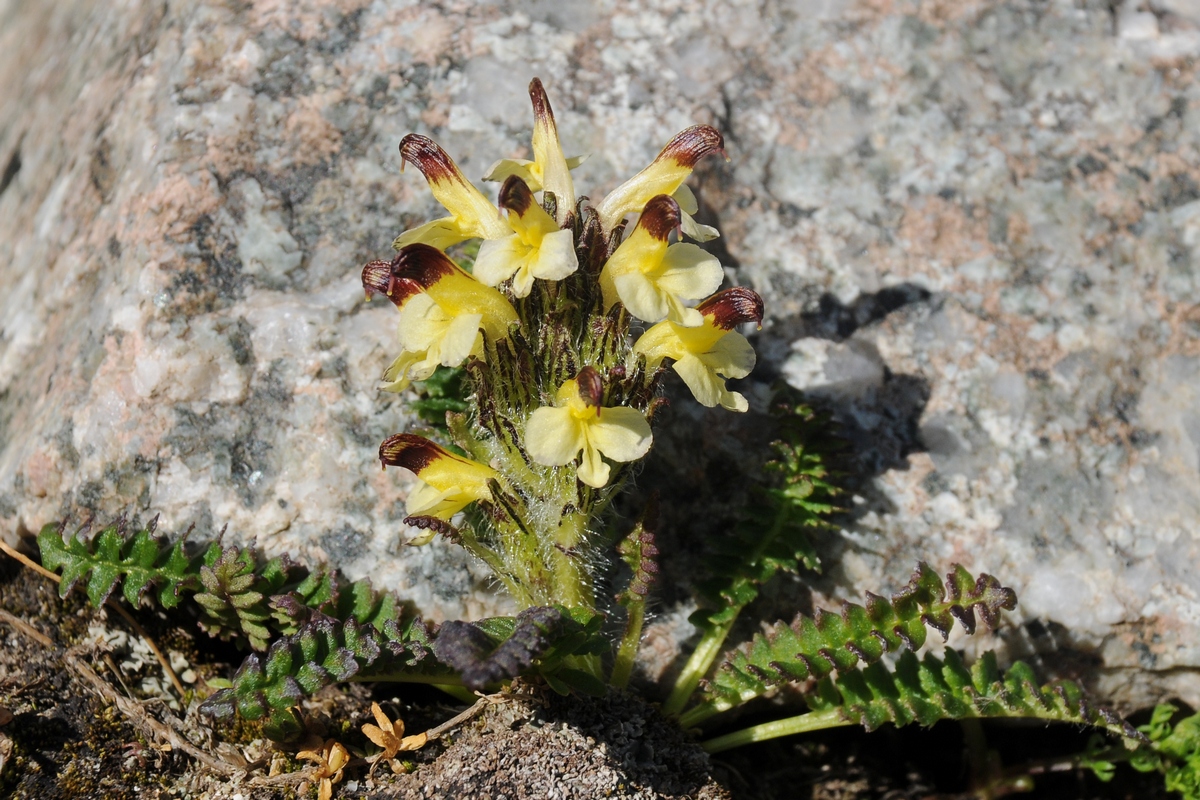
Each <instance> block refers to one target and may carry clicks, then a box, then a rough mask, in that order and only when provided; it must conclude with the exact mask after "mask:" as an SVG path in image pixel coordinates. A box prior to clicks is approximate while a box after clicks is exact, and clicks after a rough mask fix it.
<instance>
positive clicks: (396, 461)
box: [379, 433, 446, 475]
mask: <svg viewBox="0 0 1200 800" xmlns="http://www.w3.org/2000/svg"><path fill="white" fill-rule="evenodd" d="M445 455H446V452H445V451H444V450H442V448H440V447H438V446H437V445H436V444H434V443H433V442H431V441H429V440H428V439H426V438H425V437H423V436H417V435H415V434H411V433H397V434H396V435H395V436H389V437H388V438H386V439H384V440H383V444H381V445H379V460H380V461H381V462H382V463H383V466H384V467H385V468H386V467H404V468H405V469H409V470H412V471H413V472H415V473H417V474H418V475H420V474H421V470H423V469H425V468H426V467H428V466H429V465H430V464H432V463H433V462H434V461H437V460H438V459H439V458H442V457H443V456H445Z"/></svg>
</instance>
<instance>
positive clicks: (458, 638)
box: [433, 606, 607, 692]
mask: <svg viewBox="0 0 1200 800" xmlns="http://www.w3.org/2000/svg"><path fill="white" fill-rule="evenodd" d="M584 614H586V616H584V617H580V616H579V615H576V616H572V614H571V612H570V611H569V610H568V609H566V608H562V607H555V606H535V607H533V608H527V609H525V610H524V611H522V612H521V613H519V614H518V615H517V616H516V617H515V618H514V617H493V618H491V619H485V620H480V621H479V622H447V623H445V624H444V625H442V627H441V628H440V629H439V630H438V636H437V639H436V640H435V642H434V645H433V652H434V654H435V655H436V656H437V657H438V659H439V660H440V661H442V663H444V664H447V665H449V666H450V667H452V668H453V669H454V670H455V671H456V672H457V673H458V674H459V676H460V677H461V678H462V682H463V683H464V684H465V685H466V686H467V688H468V689H473V690H475V691H479V690H482V689H483V688H484V687H486V686H488V685H489V684H496V683H499V682H501V681H504V680H508V679H509V678H515V677H517V676H518V675H523V674H526V673H528V672H531V671H533V670H534V668H535V667H538V668H539V670H538V671H541V672H542V673H543V674H544V675H545V676H549V678H553V677H554V675H555V673H557V672H559V671H561V669H562V668H563V664H562V661H563V659H564V658H566V657H567V656H570V655H578V654H580V653H582V652H585V651H587V652H595V650H594V648H593V647H592V645H594V643H595V642H596V640H597V639H599V636H598V634H599V622H600V618H599V617H596V616H595V615H591V614H587V613H586V612H584ZM601 642H602V643H603V645H604V646H605V647H607V642H603V640H601ZM577 677H578V676H573V675H571V676H568V678H577ZM549 682H550V683H551V685H552V686H554V685H555V682H554V681H553V680H550V681H549ZM560 685H564V684H562V683H561V681H560ZM565 685H567V686H568V689H569V688H577V687H571V686H570V680H569V679H568V680H567V684H565ZM588 688H589V689H591V690H592V691H593V692H595V691H603V686H602V685H601V686H595V685H591V684H589V685H588Z"/></svg>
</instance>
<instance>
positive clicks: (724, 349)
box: [697, 331, 757, 378]
mask: <svg viewBox="0 0 1200 800" xmlns="http://www.w3.org/2000/svg"><path fill="white" fill-rule="evenodd" d="M697 356H698V357H699V358H700V360H701V361H703V362H704V365H705V366H706V367H708V368H709V369H710V370H712V371H714V372H717V373H719V374H721V375H724V376H725V377H726V378H744V377H746V376H747V375H749V374H750V372H751V371H752V370H753V369H754V364H755V362H756V360H757V359H756V357H755V355H754V348H753V347H751V346H750V342H748V341H746V337H745V336H742V335H741V334H740V333H737V332H736V331H730V332H729V333H727V334H725V335H724V336H722V337H721V338H720V339H719V340H718V341H717V342H716V343H715V344H714V345H713V346H712V347H710V348H709V349H708V350H706V351H705V352H703V353H698V354H697Z"/></svg>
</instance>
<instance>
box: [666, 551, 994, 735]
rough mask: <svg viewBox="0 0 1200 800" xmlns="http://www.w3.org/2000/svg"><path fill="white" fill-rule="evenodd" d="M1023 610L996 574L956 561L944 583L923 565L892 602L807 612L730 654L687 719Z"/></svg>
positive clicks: (874, 598) (872, 600)
mask: <svg viewBox="0 0 1200 800" xmlns="http://www.w3.org/2000/svg"><path fill="white" fill-rule="evenodd" d="M1016 605H1017V597H1016V594H1015V593H1014V592H1013V591H1012V590H1011V589H1007V588H1005V587H1003V586H1001V585H1000V582H999V581H997V580H996V579H995V578H993V577H992V576H991V575H986V574H981V575H980V576H979V578H978V580H976V579H975V578H973V577H972V576H971V574H970V573H969V572H967V571H966V570H965V569H963V568H962V567H961V566H959V565H957V564H955V565H954V566H953V568H952V569H951V572H950V574H949V575H948V576H947V577H946V581H945V582H943V581H942V579H941V578H940V577H938V574H937V573H936V572H934V571H933V570H932V569H930V568H929V567H928V566H927V565H926V564H924V563H922V564H919V565H918V566H917V569H916V571H915V572H914V573H913V576H912V578H911V580H909V582H908V584H907V585H906V586H905V587H904V588H903V589H901V590H900V591H899V592H897V593H896V594H895V595H893V596H892V599H891V600H888V599H886V598H883V597H880V596H879V595H873V594H868V595H867V605H866V606H865V607H864V606H860V605H856V604H854V603H844V604H843V605H842V610H841V613H840V614H834V613H830V612H827V611H818V612H817V613H816V614H815V615H814V616H812V617H807V616H804V615H800V616H798V617H796V619H795V621H793V622H792V624H791V625H787V624H783V623H779V624H777V625H776V626H775V627H774V628H773V629H772V630H771V631H770V632H768V633H767V634H759V635H757V636H755V637H754V639H753V640H752V641H751V642H749V643H748V644H747V645H744V646H742V647H740V648H738V649H736V650H733V651H731V652H729V653H727V654H726V655H725V658H724V660H723V662H722V663H721V664H720V665H719V666H718V668H717V670H716V673H715V674H714V676H713V677H712V679H711V680H709V681H708V682H707V683H706V684H705V686H704V689H705V691H704V695H703V696H702V698H701V703H700V706H699V707H698V708H697V709H696V710H693V711H691V712H688V715H687V716H686V717H685V719H688V720H690V721H692V722H694V721H698V719H702V718H704V717H706V716H709V715H711V714H713V713H719V712H721V711H725V710H727V709H730V708H733V707H734V706H736V705H740V704H742V703H745V702H747V701H749V700H751V699H753V698H755V697H758V696H760V695H762V694H764V693H765V692H767V691H768V690H769V689H771V688H772V687H774V686H778V685H780V684H783V683H789V682H791V681H800V680H806V679H808V678H818V679H819V678H824V677H826V676H827V675H829V674H830V673H831V672H833V671H834V670H839V671H844V670H849V669H852V668H854V667H856V666H858V665H859V664H871V663H873V662H875V661H878V660H879V658H880V657H882V656H883V654H884V653H889V652H893V651H896V650H899V649H901V648H907V649H908V650H916V649H918V648H919V647H921V645H923V644H924V643H925V638H926V627H927V626H928V627H930V628H933V629H934V630H936V631H938V632H939V633H941V634H942V636H943V637H945V636H947V635H948V634H949V633H950V628H951V627H952V626H953V624H954V620H955V619H957V620H958V621H959V622H960V623H961V624H962V626H963V627H964V628H965V629H966V630H967V632H968V633H972V632H974V630H975V613H976V612H978V613H979V615H980V616H981V617H983V619H984V621H985V622H986V623H987V625H988V626H989V627H995V626H996V624H997V623H998V622H999V617H1000V612H1001V611H1002V610H1006V609H1007V610H1011V609H1013V608H1016Z"/></svg>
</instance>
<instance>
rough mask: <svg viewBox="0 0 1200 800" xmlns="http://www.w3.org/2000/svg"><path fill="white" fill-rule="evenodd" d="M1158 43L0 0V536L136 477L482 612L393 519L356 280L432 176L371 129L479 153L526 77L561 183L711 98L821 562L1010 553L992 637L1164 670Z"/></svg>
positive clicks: (979, 14)
mask: <svg viewBox="0 0 1200 800" xmlns="http://www.w3.org/2000/svg"><path fill="white" fill-rule="evenodd" d="M1197 57H1200V10H1198V7H1197V5H1196V3H1195V2H1194V1H1193V0H1152V1H1151V2H1149V3H1143V4H1138V3H1134V2H1132V1H1131V0H1127V2H1125V3H1124V4H1121V3H1117V4H1115V8H1114V7H1113V4H1110V3H1108V2H1100V0H1039V1H1037V2H1034V0H1012V1H1011V2H1004V1H1001V0H996V2H979V1H974V0H929V1H927V2H916V0H909V1H906V0H799V1H797V2H791V3H776V2H769V1H767V0H754V1H751V0H746V1H745V2H741V1H740V0H721V1H720V2H709V3H695V2H683V0H677V1H674V2H672V1H671V0H661V1H660V2H654V3H634V2H603V3H584V2H574V1H573V0H561V1H559V2H542V1H541V0H536V1H535V2H525V3H515V2H497V3H475V2H465V1H464V2H443V3H436V4H430V3H421V4H418V3H415V2H411V3H400V2H389V3H384V2H376V3H369V2H365V1H364V0H327V1H321V0H306V1H305V2H293V3H283V2H276V0H260V1H259V2H250V3H245V4H232V3H231V4H217V3H212V4H190V3H189V4H184V3H179V4H174V3H168V4H162V3H149V2H137V0H127V1H126V2H123V3H111V4H108V5H105V6H103V7H101V6H97V5H96V4H92V3H71V2H62V3H17V2H13V1H12V0H9V1H8V2H6V3H3V2H0V287H3V291H2V292H0V524H2V525H3V531H4V534H3V535H5V536H6V537H11V536H13V535H14V534H15V533H16V532H17V531H19V530H21V529H27V530H34V529H36V528H37V527H38V526H40V525H41V524H43V523H45V522H46V521H48V520H53V519H57V518H59V517H61V516H62V515H63V514H64V513H73V514H75V515H76V516H77V517H78V516H79V515H81V514H84V513H87V512H91V513H95V514H96V515H97V516H99V517H100V518H102V519H103V518H107V517H109V516H112V515H114V514H116V513H118V512H120V511H123V510H127V511H129V512H131V513H134V514H137V515H139V516H141V517H142V518H146V517H147V516H148V515H150V514H153V513H158V512H161V513H162V515H163V524H164V527H166V528H169V529H182V528H184V527H186V526H187V525H189V524H191V523H195V524H196V525H197V528H198V532H197V534H196V535H198V536H212V535H215V532H216V530H218V529H219V528H220V527H221V526H222V525H224V524H226V523H228V524H229V535H230V536H237V537H239V538H242V539H249V540H254V541H257V542H258V544H259V545H261V546H262V547H263V548H264V549H265V550H267V551H268V552H270V553H277V552H280V551H282V550H293V551H298V552H299V553H300V554H302V555H303V556H305V557H307V558H310V559H312V558H329V559H331V560H333V561H334V562H335V563H338V564H340V565H342V566H343V567H345V568H346V569H347V570H348V571H349V572H350V573H351V574H353V575H356V576H357V575H363V574H371V575H373V576H374V577H376V578H378V579H380V580H382V581H384V582H385V583H388V584H390V585H395V586H397V587H398V588H399V589H400V591H402V592H403V593H405V594H407V595H408V596H411V597H413V598H414V599H415V600H416V601H417V602H418V603H419V604H420V605H421V606H422V607H424V608H425V609H426V610H427V611H428V612H430V613H432V614H433V615H434V616H435V617H443V616H448V617H455V616H463V615H475V614H480V613H484V612H485V611H488V610H492V609H495V608H496V607H498V606H500V605H502V603H500V602H499V601H497V600H495V599H494V598H492V597H491V596H489V595H488V594H486V593H482V594H481V593H479V592H478V591H476V590H478V589H480V588H481V587H485V583H484V580H485V579H484V578H483V577H482V576H481V575H479V574H476V573H475V572H473V570H472V568H471V567H470V565H468V564H466V562H465V561H464V560H463V559H462V558H461V557H460V556H459V555H458V554H457V553H456V552H455V551H454V550H452V549H450V548H449V547H445V546H443V545H441V544H437V545H434V546H431V547H428V548H423V549H420V550H413V549H411V548H410V549H408V550H403V549H402V548H400V546H399V542H400V541H401V539H402V538H403V535H404V532H403V529H402V525H401V524H400V522H399V518H400V517H401V516H402V503H401V501H402V498H403V496H404V491H405V489H406V486H405V484H404V482H403V479H402V478H401V477H400V476H398V475H397V474H395V472H394V471H393V472H389V473H387V474H383V473H380V471H379V470H378V467H377V464H376V462H375V460H374V457H375V448H376V446H377V443H378V442H379V440H380V439H381V438H383V437H384V436H386V435H388V434H390V433H393V432H395V431H396V430H399V429H401V428H402V427H403V426H404V424H405V422H406V420H405V417H404V414H403V411H402V408H401V406H400V404H399V403H398V402H397V400H396V399H395V398H391V397H388V396H385V395H381V394H379V393H378V392H377V391H376V390H375V385H376V379H377V377H378V376H379V374H380V373H381V371H382V369H383V367H384V366H385V365H386V363H387V362H388V360H389V352H390V351H391V349H392V347H391V342H392V336H393V324H394V315H393V313H392V312H393V309H391V308H390V307H385V304H367V303H364V302H363V299H362V296H361V294H362V293H361V289H360V288H359V286H358V281H357V273H358V267H359V266H360V265H361V264H362V263H363V262H364V261H366V260H368V259H371V258H375V257H379V256H381V255H384V254H386V253H387V251H388V245H389V243H390V242H391V240H392V238H393V237H394V236H395V235H396V233H398V232H399V231H400V230H402V229H404V228H405V227H409V226H411V225H413V224H415V223H418V222H421V221H424V220H426V219H429V218H431V216H433V215H434V214H435V213H437V211H436V207H435V205H434V203H433V201H432V200H431V198H430V197H429V195H428V193H427V191H426V189H425V187H424V184H423V183H422V181H421V179H420V176H419V175H418V174H416V173H415V171H410V172H409V173H406V174H404V175H401V174H400V173H399V159H398V156H397V153H396V144H397V142H398V141H399V139H400V137H401V136H402V135H403V134H405V133H407V132H409V131H418V132H423V133H427V134H430V135H432V136H434V137H436V138H437V139H438V140H439V141H441V142H442V143H443V144H444V145H445V146H446V147H447V149H449V150H450V151H451V152H452V153H453V154H455V155H456V157H458V158H459V160H460V163H461V164H462V165H463V167H464V169H465V170H466V171H467V172H468V174H470V175H472V176H474V177H478V176H479V175H480V174H482V172H483V171H484V170H485V169H486V167H487V166H488V165H489V164H490V163H491V162H492V160H494V159H495V158H497V157H499V156H502V155H517V154H520V153H522V152H523V151H524V150H525V149H526V148H527V146H528V145H527V142H528V131H529V125H530V118H529V111H528V108H527V105H526V101H525V96H524V87H525V85H526V83H527V82H528V80H529V78H530V77H532V76H533V75H540V76H541V77H542V78H543V80H544V81H545V82H546V84H547V87H548V89H549V91H550V93H551V96H552V98H553V100H554V103H555V107H556V110H557V112H558V116H559V118H560V129H561V131H562V134H563V138H564V140H565V142H566V144H567V148H568V149H569V150H571V151H572V152H590V153H592V154H593V156H592V158H591V159H590V160H589V161H588V162H587V163H586V164H585V165H584V166H583V167H582V168H581V169H580V170H579V172H578V173H577V178H576V183H577V186H581V187H585V190H590V192H591V193H592V194H593V195H594V196H599V195H600V194H601V193H602V192H603V191H604V190H606V189H607V188H609V187H611V186H613V185H615V183H616V182H617V181H618V180H619V179H620V178H622V177H623V176H625V175H627V174H630V173H631V172H633V171H635V170H636V169H638V168H640V166H642V165H643V164H644V163H645V162H646V161H647V160H648V159H649V158H650V157H652V156H653V154H654V153H655V152H657V149H658V148H659V147H660V146H661V144H662V143H663V142H664V141H665V140H666V139H667V138H668V137H669V136H670V135H671V134H672V133H674V132H675V131H676V130H678V129H680V128H682V127H684V126H685V125H687V124H690V123H692V122H696V121H703V122H711V123H713V124H715V125H717V126H718V127H720V128H721V129H722V130H723V131H724V132H725V133H726V136H727V144H728V149H729V152H730V155H731V157H732V161H731V162H730V163H729V164H728V165H725V164H709V165H706V167H705V168H704V169H702V170H701V171H700V172H699V173H698V175H697V176H696V179H695V180H694V181H693V185H694V186H695V188H696V189H697V193H698V194H699V195H700V199H701V202H702V204H703V206H704V208H705V209H706V210H707V213H708V215H709V221H712V222H715V224H718V225H719V227H720V228H721V229H722V231H723V232H724V234H725V236H724V238H723V239H722V240H721V249H719V252H720V253H721V255H722V257H723V260H724V262H725V264H726V265H727V266H728V267H730V268H731V269H730V274H731V276H732V277H733V279H734V280H736V281H737V282H739V283H742V284H746V285H750V286H753V287H755V288H757V289H758V290H759V291H760V292H762V293H763V294H764V296H765V297H766V299H767V304H768V311H769V314H770V317H769V319H768V321H767V324H766V326H765V329H764V331H763V333H762V334H760V335H759V337H758V340H757V345H758V347H759V351H760V355H761V364H760V369H759V370H758V372H757V373H756V375H755V380H756V381H759V386H758V387H757V388H758V389H761V385H762V384H765V382H766V381H768V380H770V379H772V378H774V377H780V376H781V377H784V378H786V379H787V380H788V381H789V382H790V383H792V384H793V385H794V386H796V387H798V388H801V389H803V390H805V391H806V392H808V393H809V394H810V396H812V397H813V398H816V399H823V400H824V401H825V402H827V403H829V404H830V405H831V406H832V407H833V408H834V409H835V410H836V411H837V413H838V415H839V418H840V419H841V420H842V421H843V423H844V424H845V425H846V426H847V430H849V432H850V433H851V438H852V440H853V443H854V453H855V456H856V458H857V459H858V461H857V463H858V466H859V468H860V477H859V478H858V480H857V483H856V491H857V493H858V494H857V497H856V499H855V501H854V513H853V514H852V515H851V518H850V519H848V520H847V522H846V525H845V530H844V532H843V534H842V536H841V537H840V538H839V539H838V540H837V542H836V543H835V545H836V548H837V550H838V557H839V561H838V566H837V567H836V568H835V569H834V570H833V571H832V572H831V573H830V575H829V576H828V578H827V579H826V580H825V582H824V583H822V584H821V590H822V592H823V593H824V594H827V595H829V596H832V597H837V596H848V597H860V596H861V592H862V591H863V590H864V589H867V588H872V589H876V590H880V589H882V590H888V589H894V588H896V587H898V586H899V585H900V584H902V583H903V582H904V580H905V579H906V578H907V574H908V572H909V570H910V569H911V567H912V564H913V562H914V561H916V560H917V559H918V558H924V559H926V560H928V561H930V562H931V563H934V564H937V565H939V566H946V565H948V564H949V562H951V561H953V560H958V561H961V562H963V563H964V564H966V565H967V566H968V567H970V568H971V569H972V570H986V571H990V572H993V573H995V574H997V575H1000V576H1002V577H1003V578H1004V579H1005V581H1006V582H1007V583H1008V584H1010V585H1012V586H1013V587H1014V588H1016V589H1017V590H1018V593H1019V594H1020V597H1021V601H1022V604H1021V607H1020V609H1019V610H1018V612H1017V613H1016V614H1015V615H1014V616H1013V620H1014V623H1015V624H1013V625H1010V627H1008V628H1006V629H1005V630H1003V631H1002V632H1001V639H1002V641H1001V642H1000V644H1001V645H1003V646H1006V647H1008V648H1009V649H1010V650H1012V651H1015V652H1017V653H1021V654H1026V653H1028V652H1030V651H1037V652H1039V653H1041V654H1042V657H1043V658H1044V660H1045V664H1046V666H1047V667H1048V668H1049V669H1050V670H1051V671H1057V672H1060V673H1065V672H1071V671H1073V672H1074V673H1075V674H1077V675H1082V676H1084V677H1086V678H1088V679H1089V682H1090V683H1091V685H1092V687H1093V689H1095V690H1096V691H1098V692H1099V693H1100V694H1102V695H1104V696H1105V697H1107V698H1108V699H1110V700H1112V701H1113V702H1115V703H1117V704H1118V705H1120V706H1121V707H1123V708H1127V709H1128V708H1132V707H1135V706H1140V705H1144V704H1146V703H1148V702H1151V701H1153V700H1155V699H1158V698H1159V697H1161V696H1163V695H1165V694H1178V695H1180V696H1182V697H1183V698H1184V699H1185V700H1187V701H1188V702H1190V703H1192V704H1193V705H1196V704H1198V703H1200V674H1198V672H1197V669H1198V668H1200V635H1198V631H1200V597H1198V592H1200V578H1197V573H1196V570H1195V565H1196V564H1197V562H1198V560H1200V559H1198V557H1200V540H1198V538H1197V537H1198V536H1200V488H1198V487H1200V340H1198V336H1200V327H1198V323H1200V313H1198V312H1197V311H1196V303H1197V301H1198V300H1200V287H1198V286H1197V279H1196V273H1197V269H1198V268H1200V155H1198V152H1197V145H1198V142H1197V136H1198V135H1200V134H1197V131H1200V96H1198V95H1200V89H1198V88H1197V84H1196V81H1195V72H1196V59H1197ZM751 383H752V385H751V386H750V387H748V389H747V391H748V393H750V394H751V395H754V393H755V391H756V387H755V386H754V385H753V381H752V382H751ZM758 394H759V395H760V396H761V392H758ZM666 610H667V611H669V610H670V609H666ZM672 619H679V616H678V615H676V616H674V617H672V616H671V615H669V614H668V615H666V616H664V618H663V620H664V621H663V625H664V626H667V627H669V623H670V621H671V620H672ZM667 627H661V626H660V631H661V630H666V629H667ZM677 629H678V626H677ZM659 644H661V642H659ZM989 644H996V642H990V643H989ZM667 649H668V650H669V649H670V648H669V647H668V648H667Z"/></svg>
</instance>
